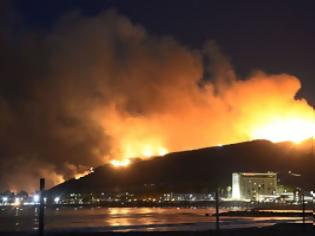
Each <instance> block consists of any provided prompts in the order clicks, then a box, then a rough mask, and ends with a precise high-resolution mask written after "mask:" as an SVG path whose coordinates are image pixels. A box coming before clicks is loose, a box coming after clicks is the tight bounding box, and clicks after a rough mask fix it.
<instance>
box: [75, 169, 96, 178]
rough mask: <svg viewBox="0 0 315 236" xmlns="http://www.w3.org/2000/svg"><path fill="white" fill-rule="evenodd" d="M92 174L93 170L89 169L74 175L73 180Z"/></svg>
mask: <svg viewBox="0 0 315 236" xmlns="http://www.w3.org/2000/svg"><path fill="white" fill-rule="evenodd" d="M93 172H94V169H93V168H92V167H91V168H90V169H89V170H86V171H83V172H80V173H77V174H75V176H74V178H75V179H80V178H82V177H84V176H86V175H89V174H91V173H93Z"/></svg>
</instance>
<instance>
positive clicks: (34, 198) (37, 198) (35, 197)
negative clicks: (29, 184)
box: [33, 194, 39, 203]
mask: <svg viewBox="0 0 315 236" xmlns="http://www.w3.org/2000/svg"><path fill="white" fill-rule="evenodd" d="M33 202H34V203H38V202H39V195H38V194H35V195H34V196H33Z"/></svg>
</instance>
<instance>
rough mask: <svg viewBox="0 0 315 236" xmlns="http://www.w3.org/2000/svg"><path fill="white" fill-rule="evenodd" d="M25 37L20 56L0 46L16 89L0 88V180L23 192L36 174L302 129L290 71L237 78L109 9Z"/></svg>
mask: <svg viewBox="0 0 315 236" xmlns="http://www.w3.org/2000/svg"><path fill="white" fill-rule="evenodd" d="M28 37H29V36H28V35H27V36H25V40H21V44H23V45H24V44H25V45H27V47H25V48H26V49H25V50H26V51H23V52H21V51H19V48H20V47H12V45H11V42H6V41H3V42H2V43H1V45H0V46H1V47H2V48H5V49H8V50H11V51H10V57H11V59H10V60H7V61H6V66H5V67H3V68H16V67H17V66H18V65H19V68H22V69H21V70H7V69H3V70H1V72H0V73H1V74H0V75H1V77H3V78H5V80H7V81H8V84H12V83H13V85H12V86H15V85H16V84H18V85H19V88H20V90H19V93H20V94H19V96H17V98H15V97H14V98H12V95H11V94H9V93H2V94H1V95H0V124H1V125H0V143H1V150H0V151H1V152H0V154H1V156H3V157H4V158H5V161H3V164H2V165H1V169H0V179H1V186H3V188H16V189H20V188H22V187H23V188H25V187H26V188H27V189H31V188H33V187H34V186H35V185H36V183H37V178H38V177H39V176H45V177H46V178H47V179H48V180H49V182H50V185H53V184H56V183H59V182H61V181H63V180H64V179H67V178H71V177H72V176H74V175H75V174H78V173H81V172H83V171H86V170H89V169H90V167H91V166H98V165H101V164H104V163H109V162H111V163H112V164H113V165H115V166H127V165H128V164H129V162H130V160H129V159H131V158H134V157H141V158H150V157H151V156H157V155H165V154H166V153H168V152H174V151H179V150H187V149H196V148H201V147H207V146H216V145H219V144H229V143H237V142H242V141H247V140H253V139H268V140H271V141H275V142H278V141H285V140H291V141H294V142H300V141H302V140H304V139H306V138H309V137H311V136H313V135H314V130H315V128H314V109H313V107H312V106H311V105H310V104H308V103H307V101H306V100H304V99H302V98H296V94H297V92H298V91H299V89H300V88H301V83H300V81H299V79H298V78H296V77H294V76H291V75H287V74H285V73H284V74H279V75H270V74H266V73H264V72H262V71H255V72H253V73H252V74H251V75H250V76H248V77H247V78H240V77H239V76H237V75H236V73H235V72H234V69H233V66H232V65H231V64H230V62H229V60H228V59H227V58H226V57H225V56H224V55H223V54H222V53H221V52H220V50H219V49H218V47H217V45H216V44H215V43H213V42H209V43H207V44H206V45H205V46H204V47H202V48H201V49H199V50H192V49H189V48H187V47H185V46H184V45H182V44H180V43H179V42H177V41H176V40H174V39H172V38H170V37H160V38H158V37H155V36H151V35H149V34H148V33H147V32H146V30H145V29H144V28H143V27H141V26H139V25H137V24H133V23H131V22H130V21H129V20H128V19H127V18H126V17H123V16H121V15H119V14H117V13H115V12H113V11H109V12H106V13H103V14H101V15H99V16H97V17H83V16H80V15H77V14H70V15H68V16H65V17H64V18H62V19H61V20H60V24H58V25H56V26H55V27H54V28H53V30H52V31H51V32H50V33H49V34H48V35H45V37H34V38H32V40H35V42H36V43H33V41H32V40H30V39H29V38H28ZM38 38H39V39H38ZM36 40H38V42H37V41H36ZM43 52H45V53H43ZM25 55H26V56H25ZM205 59H207V60H205ZM206 61H207V62H208V63H206ZM25 68H27V69H25ZM11 78H18V79H16V81H15V80H14V82H12V81H11V80H10V79H11ZM21 78H23V79H21ZM25 80H27V82H25ZM253 158H254V157H253ZM25 160H27V162H25ZM22 163H23V164H22ZM25 163H26V164H25ZM8 170H9V171H8ZM12 173H15V174H14V175H13V176H12ZM19 180H23V181H19ZM26 182H27V183H29V186H25V183H26Z"/></svg>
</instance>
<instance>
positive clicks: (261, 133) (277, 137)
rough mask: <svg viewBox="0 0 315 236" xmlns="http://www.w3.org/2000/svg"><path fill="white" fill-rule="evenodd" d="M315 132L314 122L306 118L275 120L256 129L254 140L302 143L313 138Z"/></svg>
mask: <svg viewBox="0 0 315 236" xmlns="http://www.w3.org/2000/svg"><path fill="white" fill-rule="evenodd" d="M314 130H315V125H314V121H313V120H309V119H305V118H304V117H300V118H289V119H286V120H281V119H275V120H274V121H272V122H270V123H268V124H266V125H265V126H262V127H258V128H257V129H254V130H253V132H252V138H253V139H267V140H270V141H272V142H282V141H291V142H293V143H300V142H302V141H304V140H306V139H307V138H310V137H313V136H314V134H315V132H314Z"/></svg>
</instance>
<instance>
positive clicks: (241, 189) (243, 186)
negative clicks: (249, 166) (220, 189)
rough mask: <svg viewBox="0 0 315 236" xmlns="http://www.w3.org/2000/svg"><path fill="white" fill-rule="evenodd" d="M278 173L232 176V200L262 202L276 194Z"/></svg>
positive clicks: (237, 174) (240, 173) (238, 174)
mask: <svg viewBox="0 0 315 236" xmlns="http://www.w3.org/2000/svg"><path fill="white" fill-rule="evenodd" d="M276 190H277V173H274V172H266V173H245V172H238V173H233V174H232V198H233V199H235V200H241V201H242V200H255V201H260V200H261V199H263V198H264V197H267V196H272V195H275V194H276Z"/></svg>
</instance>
